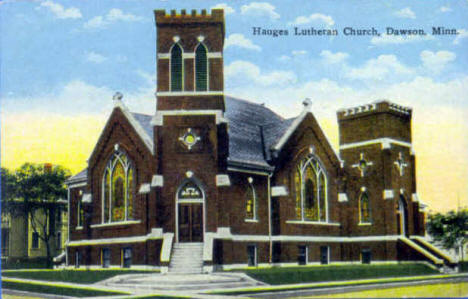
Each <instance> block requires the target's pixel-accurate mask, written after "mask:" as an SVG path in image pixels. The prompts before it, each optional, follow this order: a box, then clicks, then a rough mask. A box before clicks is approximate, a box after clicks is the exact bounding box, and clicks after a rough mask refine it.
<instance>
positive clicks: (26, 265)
mask: <svg viewBox="0 0 468 299" xmlns="http://www.w3.org/2000/svg"><path fill="white" fill-rule="evenodd" d="M7 269H47V260H46V259H44V258H31V259H8V260H5V259H2V270H7Z"/></svg>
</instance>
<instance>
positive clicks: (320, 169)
mask: <svg viewBox="0 0 468 299" xmlns="http://www.w3.org/2000/svg"><path fill="white" fill-rule="evenodd" d="M304 160H305V159H302V160H301V161H300V162H299V163H300V164H299V166H296V169H295V172H294V176H296V171H297V167H300V173H301V190H300V192H301V219H299V220H298V221H300V222H304V223H305V222H307V223H309V222H310V223H328V222H329V221H330V219H329V209H328V175H327V173H326V172H325V169H324V167H323V166H322V165H323V164H322V163H321V162H320V160H319V159H318V157H317V156H315V155H312V154H310V155H309V156H308V158H307V160H306V161H305V162H304ZM314 160H315V161H316V162H317V166H318V167H317V168H316V167H315V166H314V165H313V164H312V161H314ZM309 164H310V165H311V167H312V168H313V170H314V173H315V175H316V179H317V194H316V196H317V216H318V218H317V220H308V219H306V217H305V215H304V212H305V208H304V205H305V182H304V175H305V171H306V169H307V167H308V166H309ZM322 173H323V178H324V188H325V192H324V195H325V199H324V200H325V220H321V219H320V201H321V200H322V199H321V198H320V175H321V174H322ZM296 192H297V190H296ZM296 196H297V195H296Z"/></svg>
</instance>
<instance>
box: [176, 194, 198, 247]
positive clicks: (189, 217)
mask: <svg viewBox="0 0 468 299" xmlns="http://www.w3.org/2000/svg"><path fill="white" fill-rule="evenodd" d="M179 242H203V204H201V203H188V204H179Z"/></svg>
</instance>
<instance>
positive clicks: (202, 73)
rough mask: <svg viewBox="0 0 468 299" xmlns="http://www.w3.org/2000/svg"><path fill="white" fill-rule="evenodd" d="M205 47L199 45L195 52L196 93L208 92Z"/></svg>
mask: <svg viewBox="0 0 468 299" xmlns="http://www.w3.org/2000/svg"><path fill="white" fill-rule="evenodd" d="M206 53H207V50H206V47H205V45H203V44H199V45H198V47H197V49H196V50H195V86H196V90H197V91H206V90H208V59H207V56H206Z"/></svg>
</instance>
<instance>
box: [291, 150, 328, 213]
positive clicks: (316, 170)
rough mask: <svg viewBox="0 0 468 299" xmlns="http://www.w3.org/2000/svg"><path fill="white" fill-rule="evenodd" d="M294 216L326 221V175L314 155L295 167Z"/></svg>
mask: <svg viewBox="0 0 468 299" xmlns="http://www.w3.org/2000/svg"><path fill="white" fill-rule="evenodd" d="M294 185H295V187H296V217H297V219H298V220H302V221H319V222H326V221H328V203H327V194H328V193H327V177H326V175H325V172H324V170H323V168H322V167H321V165H320V163H319V162H318V160H317V159H316V158H315V156H308V157H307V158H305V159H303V160H301V161H300V162H299V164H298V165H297V167H296V171H295V177H294Z"/></svg>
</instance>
